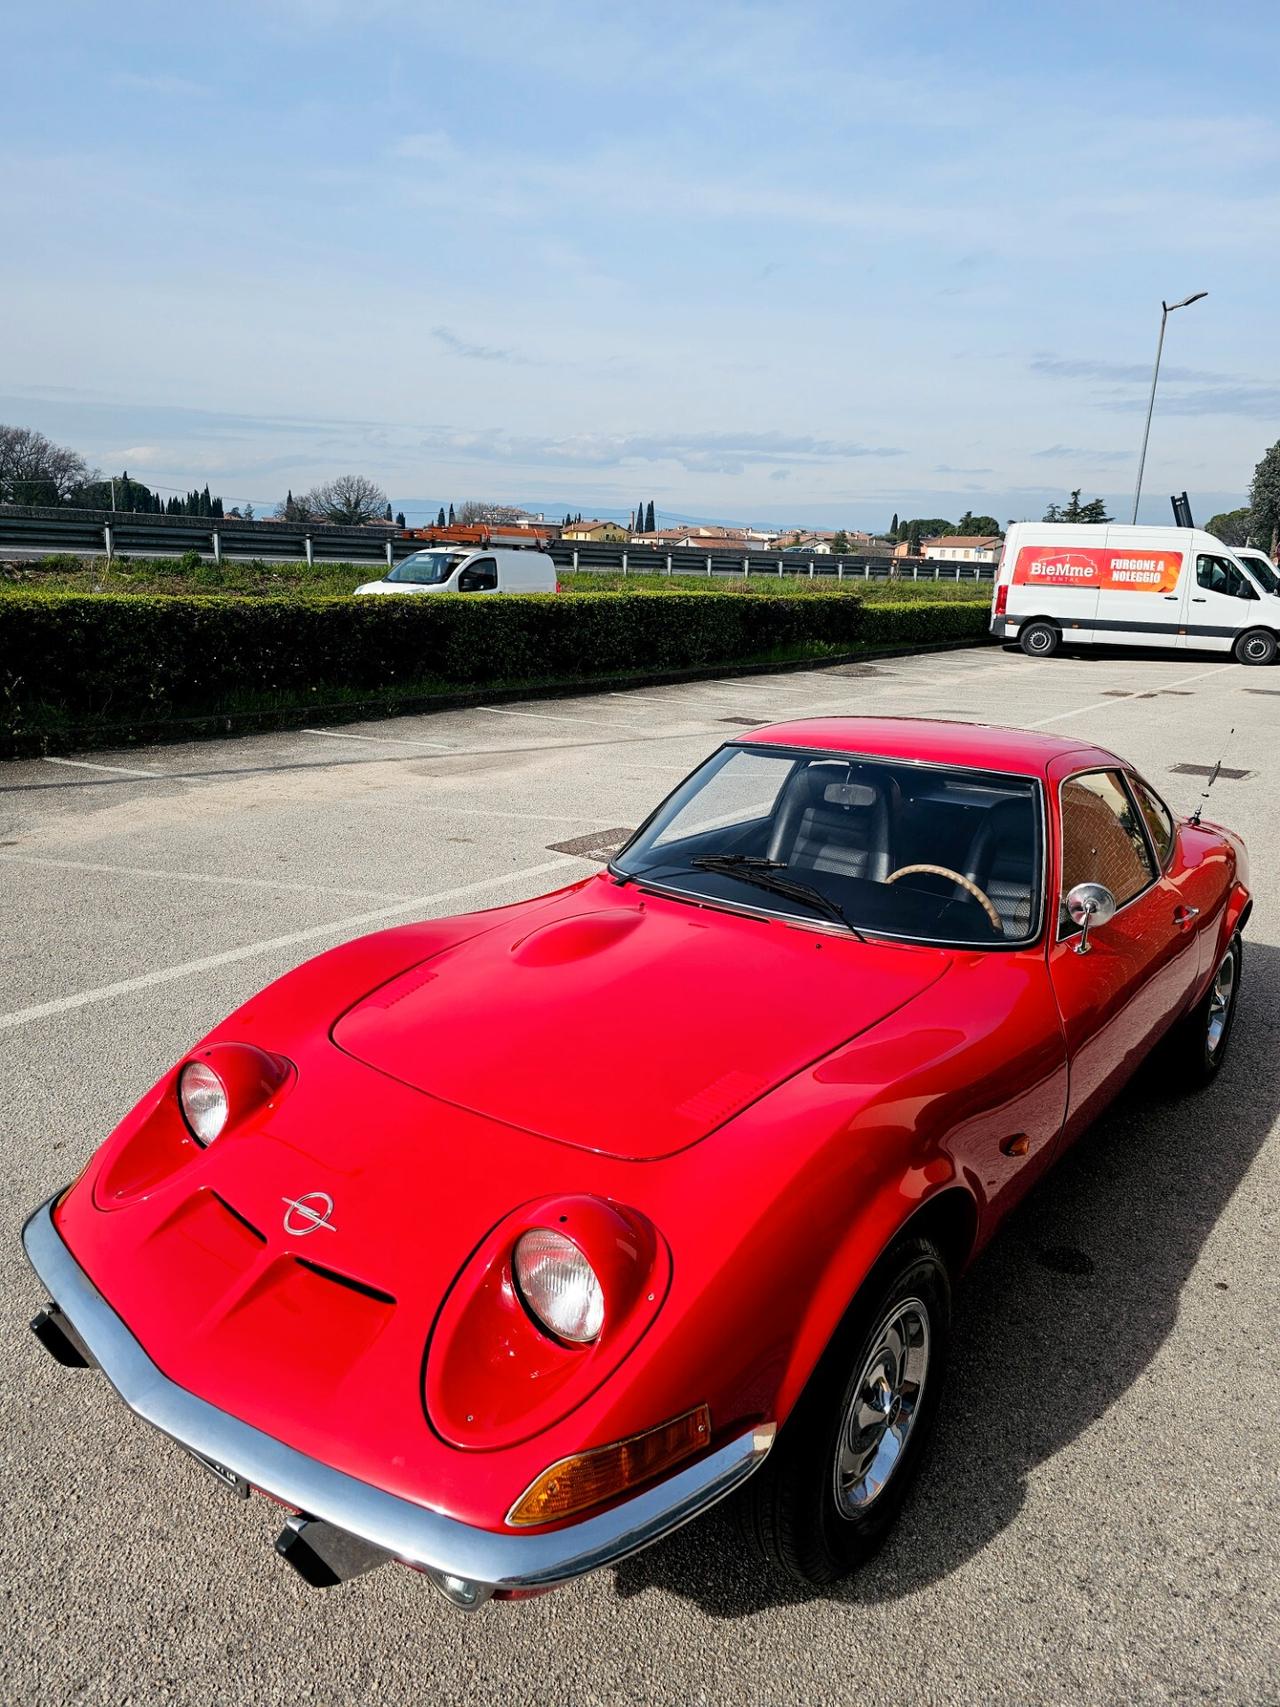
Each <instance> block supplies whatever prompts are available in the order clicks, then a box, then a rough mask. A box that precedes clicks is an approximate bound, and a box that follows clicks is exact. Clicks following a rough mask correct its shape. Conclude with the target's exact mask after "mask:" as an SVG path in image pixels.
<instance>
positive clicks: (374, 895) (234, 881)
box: [0, 814, 514, 901]
mask: <svg viewBox="0 0 1280 1707" xmlns="http://www.w3.org/2000/svg"><path fill="white" fill-rule="evenodd" d="M513 816H514V814H513ZM0 861H2V862H3V863H4V864H6V865H33V866H40V867H50V868H52V869H53V870H55V871H94V872H101V873H103V874H105V875H106V876H108V877H154V878H164V879H167V880H168V881H169V882H171V883H223V884H230V885H233V886H234V887H236V888H238V889H278V890H282V891H284V892H285V893H287V894H294V895H346V896H348V897H350V898H351V899H352V900H354V899H355V898H356V897H357V896H361V895H363V896H364V897H365V898H366V899H367V900H375V899H379V898H380V899H382V900H384V901H392V900H396V899H400V900H404V899H407V894H406V891H405V890H403V889H337V888H334V887H333V886H332V885H331V884H325V883H286V882H283V881H279V882H277V881H275V880H273V879H272V878H270V877H224V876H223V875H222V874H221V873H220V872H213V871H162V870H160V869H159V868H158V867H155V866H149V865H102V864H99V863H97V862H96V861H92V860H87V859H46V858H45V857H44V856H43V855H41V854H11V853H0Z"/></svg>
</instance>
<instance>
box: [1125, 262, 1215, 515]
mask: <svg viewBox="0 0 1280 1707" xmlns="http://www.w3.org/2000/svg"><path fill="white" fill-rule="evenodd" d="M1208 294H1209V293H1208V291H1207V290H1198V291H1196V293H1195V295H1194V296H1184V297H1183V299H1182V301H1181V302H1161V304H1160V309H1161V314H1160V336H1159V338H1158V339H1157V341H1156V365H1155V368H1154V370H1153V371H1152V374H1151V397H1150V399H1149V401H1148V403H1147V424H1146V426H1145V428H1144V429H1143V433H1142V450H1141V453H1140V454H1139V456H1138V484H1137V485H1136V486H1135V487H1134V489H1133V519H1134V522H1135V524H1136V523H1137V520H1138V500H1139V498H1141V496H1142V471H1143V469H1144V468H1145V467H1146V463H1147V440H1148V439H1149V438H1150V437H1151V416H1152V412H1153V411H1154V409H1155V406H1156V381H1157V380H1158V379H1159V378H1160V353H1161V351H1162V350H1163V349H1164V329H1165V323H1166V322H1167V320H1168V318H1169V316H1170V315H1171V314H1172V313H1173V311H1174V309H1175V308H1187V307H1189V306H1190V305H1191V303H1193V302H1199V300H1200V298H1201V297H1202V296H1208Z"/></svg>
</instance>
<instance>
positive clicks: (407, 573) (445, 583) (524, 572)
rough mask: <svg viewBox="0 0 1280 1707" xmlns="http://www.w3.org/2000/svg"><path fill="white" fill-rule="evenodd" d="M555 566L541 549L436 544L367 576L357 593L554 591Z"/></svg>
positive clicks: (555, 589) (555, 588)
mask: <svg viewBox="0 0 1280 1707" xmlns="http://www.w3.org/2000/svg"><path fill="white" fill-rule="evenodd" d="M557 590H558V589H557V587H556V566H555V564H554V563H553V562H552V561H551V559H550V558H549V557H548V556H547V554H546V552H545V551H518V550H517V551H508V550H504V549H503V548H502V547H501V546H486V547H485V548H484V549H483V550H481V551H475V550H467V549H465V548H460V547H458V546H456V545H454V546H449V545H435V546H431V547H430V548H429V549H428V550H426V551H415V552H414V553H413V555H412V556H411V557H405V558H402V559H401V561H400V562H399V563H397V564H396V565H395V567H394V568H392V569H388V570H387V573H386V574H385V575H384V576H383V578H382V580H381V581H366V582H365V584H364V586H363V587H357V588H356V592H357V593H554V592H556V591H557Z"/></svg>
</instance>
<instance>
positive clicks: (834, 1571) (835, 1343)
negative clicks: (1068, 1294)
mask: <svg viewBox="0 0 1280 1707" xmlns="http://www.w3.org/2000/svg"><path fill="white" fill-rule="evenodd" d="M899 1307H903V1308H905V1310H906V1312H907V1314H906V1317H905V1318H904V1319H905V1320H906V1321H907V1322H908V1323H912V1322H913V1317H914V1312H915V1311H916V1310H917V1308H918V1309H919V1310H920V1311H921V1312H922V1313H923V1316H924V1320H925V1332H924V1335H923V1355H924V1364H923V1374H922V1376H921V1379H920V1381H919V1383H918V1393H917V1396H916V1399H915V1402H914V1405H913V1407H912V1409H911V1412H910V1415H909V1418H908V1421H907V1424H906V1429H905V1439H904V1441H903V1444H902V1446H901V1448H900V1453H899V1456H898V1458H897V1460H896V1462H895V1463H894V1464H893V1466H892V1468H891V1470H890V1471H889V1473H888V1475H887V1478H886V1479H885V1480H884V1481H883V1483H882V1484H881V1486H880V1489H879V1491H878V1492H871V1493H870V1494H869V1497H867V1498H865V1501H864V1503H861V1504H859V1503H858V1500H857V1494H858V1492H859V1490H860V1489H861V1488H863V1487H864V1486H865V1484H854V1485H852V1486H848V1487H847V1488H846V1491H845V1492H844V1493H843V1495H838V1494H837V1479H838V1467H839V1466H840V1465H841V1464H843V1463H844V1460H842V1459H841V1457H840V1450H841V1447H842V1446H844V1445H845V1444H846V1423H848V1425H849V1429H850V1435H849V1437H848V1438H849V1439H850V1440H852V1439H853V1438H854V1437H853V1434H852V1430H853V1427H854V1416H853V1409H852V1407H853V1401H854V1398H855V1396H857V1394H858V1390H859V1387H860V1386H862V1383H861V1377H862V1376H863V1375H865V1374H866V1373H867V1366H868V1359H869V1358H871V1357H872V1355H873V1353H874V1352H875V1350H876V1347H877V1344H878V1343H879V1339H880V1336H881V1335H882V1331H883V1330H884V1329H885V1327H886V1324H887V1323H888V1322H890V1321H891V1320H892V1319H893V1317H894V1312H895V1311H896V1310H898V1309H899ZM950 1324H951V1283H950V1279H949V1277H948V1275H947V1270H946V1265H945V1264H944V1263H943V1260H942V1258H941V1256H940V1255H939V1254H938V1252H937V1250H936V1249H935V1247H934V1246H933V1245H932V1244H930V1243H929V1242H928V1240H926V1239H904V1240H902V1241H901V1242H900V1243H899V1244H897V1245H895V1246H894V1247H893V1248H892V1249H891V1250H890V1251H889V1252H888V1253H887V1254H886V1255H885V1257H883V1258H882V1259H881V1261H880V1262H879V1263H878V1264H877V1265H876V1268H875V1270H874V1271H873V1272H872V1274H871V1275H870V1276H869V1277H868V1279H867V1281H866V1283H865V1284H864V1285H863V1286H862V1288H861V1289H860V1290H859V1292H858V1295H857V1297H856V1298H855V1299H854V1301H853V1303H852V1305H851V1306H850V1308H849V1311H848V1314H847V1315H846V1316H845V1318H844V1321H843V1322H842V1323H841V1325H840V1327H839V1329H838V1330H837V1332H836V1334H835V1336H834V1338H833V1339H832V1341H831V1344H830V1345H829V1346H828V1347H827V1350H826V1352H825V1353H824V1355H823V1357H822V1360H821V1362H820V1363H819V1364H818V1367H817V1368H816V1369H815V1370H814V1372H813V1375H812V1376H811V1377H810V1380H809V1384H808V1386H807V1387H806V1388H805V1390H804V1393H803V1394H802V1395H801V1397H800V1401H799V1403H798V1404H797V1406H796V1408H795V1410H794V1411H793V1412H792V1414H791V1416H790V1417H789V1418H788V1419H787V1423H786V1426H785V1428H784V1429H783V1430H782V1432H781V1434H780V1435H779V1437H778V1441H777V1444H776V1445H775V1447H774V1449H773V1451H772V1452H771V1453H770V1454H769V1457H768V1459H767V1461H766V1462H765V1464H764V1466H763V1468H762V1469H761V1470H760V1471H759V1472H758V1473H757V1474H756V1475H755V1476H753V1477H752V1479H751V1481H750V1482H748V1483H747V1485H746V1487H745V1488H744V1489H743V1493H742V1497H741V1499H740V1501H739V1503H738V1506H737V1514H738V1521H739V1526H740V1529H741V1532H742V1534H743V1537H744V1539H745V1540H746V1542H747V1543H748V1545H749V1546H750V1547H751V1549H752V1550H753V1551H754V1552H755V1553H757V1554H758V1555H759V1556H760V1557H761V1558H762V1559H763V1560H764V1561H765V1562H766V1563H767V1564H768V1565H770V1566H772V1567H773V1568H774V1569H775V1570H778V1571H780V1572H782V1573H783V1574H785V1575H786V1576H788V1577H791V1578H793V1579H794V1580H795V1581H797V1582H802V1583H809V1584H813V1585H819V1584H822V1583H830V1582H835V1581H836V1580H837V1579H838V1578H840V1577H843V1576H847V1575H848V1573H849V1572H850V1571H852V1570H855V1569H856V1568H857V1567H858V1566H859V1565H860V1564H862V1563H863V1561H864V1560H866V1559H868V1558H870V1556H871V1555H872V1553H874V1552H875V1550H876V1548H877V1547H878V1546H879V1545H880V1543H881V1541H882V1540H883V1539H884V1537H885V1535H886V1533H887V1532H888V1530H889V1529H890V1527H891V1526H892V1524H893V1522H894V1519H895V1518H896V1517H897V1515H898V1511H899V1509H900V1507H901V1505H902V1502H903V1500H904V1499H905V1497H906V1495H907V1492H908V1490H909V1488H910V1486H911V1483H912V1481H913V1480H914V1478H915V1476H916V1474H917V1473H918V1471H919V1469H920V1465H921V1463H922V1462H923V1458H924V1453H925V1449H926V1447H927V1445H928V1439H929V1434H930V1431H931V1429H932V1426H933V1420H934V1417H935V1415H936V1413H937V1407H938V1400H939V1398H940V1396H941V1391H942V1376H943V1371H944V1368H945V1363H946V1352H947V1343H948V1339H949V1335H950ZM889 1333H890V1334H892V1329H889ZM901 1343H903V1344H906V1343H908V1340H907V1339H903V1340H902V1342H901ZM919 1354H920V1340H919V1339H916V1341H915V1343H914V1345H913V1346H912V1350H911V1352H910V1353H909V1355H910V1356H913V1357H918V1356H919ZM918 1367H919V1366H917V1368H918ZM906 1385H907V1388H909V1387H910V1385H911V1384H910V1383H909V1382H908V1383H907V1384H906ZM871 1390H872V1389H871V1386H870V1385H869V1384H868V1385H867V1386H863V1387H862V1392H863V1394H864V1395H865V1394H867V1393H869V1392H870V1391H871ZM876 1391H877V1394H878V1395H879V1394H881V1393H882V1392H883V1389H880V1388H877V1389H876ZM883 1397H884V1401H885V1403H886V1405H887V1406H888V1414H894V1413H893V1412H892V1404H893V1403H894V1401H893V1400H892V1399H891V1398H890V1397H889V1395H888V1394H887V1392H884V1393H883ZM902 1402H903V1403H904V1405H905V1403H906V1401H905V1400H904V1401H902ZM877 1414H880V1413H877ZM904 1414H906V1413H905V1411H904V1410H900V1411H898V1412H897V1413H896V1416H897V1420H898V1422H899V1423H901V1421H902V1417H903V1415H904ZM884 1432H885V1434H892V1432H893V1430H892V1429H886V1430H885V1431H884ZM867 1439H868V1431H865V1430H864V1431H863V1432H862V1433H861V1434H859V1435H858V1436H857V1440H858V1443H859V1445H860V1446H861V1445H863V1444H864V1443H865V1442H866V1441H867ZM882 1439H883V1437H882ZM867 1480H870V1478H868V1479H867Z"/></svg>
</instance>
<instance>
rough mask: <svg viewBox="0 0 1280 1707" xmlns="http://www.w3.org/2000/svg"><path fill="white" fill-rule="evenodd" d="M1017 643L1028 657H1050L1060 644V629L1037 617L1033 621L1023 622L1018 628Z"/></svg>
mask: <svg viewBox="0 0 1280 1707" xmlns="http://www.w3.org/2000/svg"><path fill="white" fill-rule="evenodd" d="M1018 645H1019V646H1021V648H1022V650H1023V651H1024V652H1025V653H1026V655H1027V657H1028V658H1052V657H1053V655H1054V653H1055V652H1056V651H1057V650H1058V648H1059V647H1060V646H1061V645H1062V630H1061V629H1060V628H1058V627H1057V626H1056V625H1055V624H1054V623H1052V622H1044V621H1042V620H1041V619H1040V618H1039V617H1037V618H1036V619H1035V620H1034V621H1033V622H1024V623H1023V625H1022V627H1021V628H1020V629H1019V630H1018Z"/></svg>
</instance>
